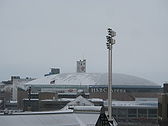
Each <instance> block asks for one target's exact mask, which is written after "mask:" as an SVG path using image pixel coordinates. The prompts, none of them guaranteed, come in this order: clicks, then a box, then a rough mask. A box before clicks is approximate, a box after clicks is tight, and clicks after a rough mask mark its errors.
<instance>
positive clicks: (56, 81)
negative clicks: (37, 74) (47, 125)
mask: <svg viewBox="0 0 168 126" xmlns="http://www.w3.org/2000/svg"><path fill="white" fill-rule="evenodd" d="M107 80H108V78H107V73H62V74H54V75H49V76H45V77H43V78H39V79H36V80H33V81H30V82H28V83H27V84H26V85H47V84H53V85H107V84H108V82H107ZM112 81H113V83H112V84H113V86H115V85H116V86H126V85H127V86H138V85H139V86H142V85H144V86H152V87H153V86H159V85H157V84H156V83H154V82H152V81H149V80H146V79H143V78H140V77H136V76H132V75H127V74H119V73H113V79H112Z"/></svg>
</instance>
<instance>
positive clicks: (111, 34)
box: [106, 28, 116, 121]
mask: <svg viewBox="0 0 168 126" xmlns="http://www.w3.org/2000/svg"><path fill="white" fill-rule="evenodd" d="M114 36H116V32H114V31H113V30H112V29H111V28H108V36H106V38H107V43H106V44H107V49H108V116H109V118H108V119H109V121H112V45H113V44H115V40H114V39H113V37H114Z"/></svg>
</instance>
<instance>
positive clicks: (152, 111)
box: [148, 109, 157, 117]
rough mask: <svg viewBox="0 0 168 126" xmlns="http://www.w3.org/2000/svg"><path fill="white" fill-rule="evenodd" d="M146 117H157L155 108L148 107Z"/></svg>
mask: <svg viewBox="0 0 168 126" xmlns="http://www.w3.org/2000/svg"><path fill="white" fill-rule="evenodd" d="M148 117H157V109H148Z"/></svg>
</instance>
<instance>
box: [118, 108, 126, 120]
mask: <svg viewBox="0 0 168 126" xmlns="http://www.w3.org/2000/svg"><path fill="white" fill-rule="evenodd" d="M118 117H119V118H120V117H121V118H123V117H124V118H126V117H127V109H118Z"/></svg>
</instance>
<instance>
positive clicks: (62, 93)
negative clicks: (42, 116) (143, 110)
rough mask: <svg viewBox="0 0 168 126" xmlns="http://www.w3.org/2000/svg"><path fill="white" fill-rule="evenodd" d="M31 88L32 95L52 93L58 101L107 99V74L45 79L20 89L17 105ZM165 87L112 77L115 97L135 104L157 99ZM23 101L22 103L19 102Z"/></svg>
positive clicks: (119, 76) (54, 76) (135, 79)
mask: <svg viewBox="0 0 168 126" xmlns="http://www.w3.org/2000/svg"><path fill="white" fill-rule="evenodd" d="M29 87H31V93H37V94H38V93H40V92H53V93H56V94H57V96H58V98H61V97H69V98H73V97H77V94H78V93H79V92H83V93H84V94H85V95H86V96H87V97H88V98H102V99H104V100H105V99H107V74H105V73H62V74H55V75H50V76H45V77H43V78H39V79H36V80H33V81H30V82H28V83H26V84H22V85H21V86H19V88H18V91H19V92H18V98H19V99H18V101H20V100H21V99H22V98H24V97H22V96H24V95H25V97H27V96H28V95H27V93H28V92H27V90H28V88H29ZM161 91H162V87H161V86H160V85H157V84H156V83H153V82H151V81H149V80H146V79H143V78H139V77H135V76H131V75H126V74H119V73H113V85H112V92H113V94H112V96H113V99H115V100H121V101H124V100H125V101H128V100H129V101H130V100H132V101H134V100H135V98H143V97H148V98H158V97H159V96H160V92H161ZM20 98H21V99H20Z"/></svg>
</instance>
